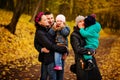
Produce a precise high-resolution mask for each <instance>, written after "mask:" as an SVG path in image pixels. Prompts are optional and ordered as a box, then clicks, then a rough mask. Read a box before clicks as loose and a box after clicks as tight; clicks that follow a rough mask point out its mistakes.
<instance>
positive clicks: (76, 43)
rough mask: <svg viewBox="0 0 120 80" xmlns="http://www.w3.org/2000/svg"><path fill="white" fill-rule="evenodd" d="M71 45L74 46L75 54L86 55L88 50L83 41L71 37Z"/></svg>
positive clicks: (74, 36)
mask: <svg viewBox="0 0 120 80" xmlns="http://www.w3.org/2000/svg"><path fill="white" fill-rule="evenodd" d="M70 43H71V45H72V48H73V50H74V52H75V54H81V55H83V54H86V53H87V52H88V51H87V49H85V48H84V46H82V45H83V42H82V40H80V38H78V37H77V36H76V35H71V36H70Z"/></svg>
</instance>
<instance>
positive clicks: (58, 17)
mask: <svg viewBox="0 0 120 80" xmlns="http://www.w3.org/2000/svg"><path fill="white" fill-rule="evenodd" d="M57 20H61V21H63V22H66V19H65V16H64V15H62V14H59V15H57V17H56V21H57Z"/></svg>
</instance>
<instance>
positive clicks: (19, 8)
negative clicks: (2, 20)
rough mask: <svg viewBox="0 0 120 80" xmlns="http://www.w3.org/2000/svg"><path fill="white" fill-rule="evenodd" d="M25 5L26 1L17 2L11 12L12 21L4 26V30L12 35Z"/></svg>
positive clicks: (18, 0)
mask: <svg viewBox="0 0 120 80" xmlns="http://www.w3.org/2000/svg"><path fill="white" fill-rule="evenodd" d="M26 3H27V0H17V3H16V7H15V9H14V12H13V17H12V20H11V22H10V23H9V24H8V25H7V26H6V28H7V29H8V30H9V31H10V32H11V33H13V34H14V33H15V30H16V25H17V22H18V20H19V17H20V16H21V14H22V12H23V10H24V7H25V5H26Z"/></svg>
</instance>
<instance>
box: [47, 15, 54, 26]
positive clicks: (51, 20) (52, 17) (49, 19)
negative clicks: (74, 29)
mask: <svg viewBox="0 0 120 80" xmlns="http://www.w3.org/2000/svg"><path fill="white" fill-rule="evenodd" d="M46 17H47V20H48V23H49V25H52V24H53V23H54V16H53V14H49V15H46Z"/></svg>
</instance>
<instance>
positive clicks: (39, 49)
mask: <svg viewBox="0 0 120 80" xmlns="http://www.w3.org/2000/svg"><path fill="white" fill-rule="evenodd" d="M34 47H35V49H36V50H37V51H38V52H40V53H41V49H42V46H40V45H39V43H38V42H37V39H36V37H35V39H34Z"/></svg>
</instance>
